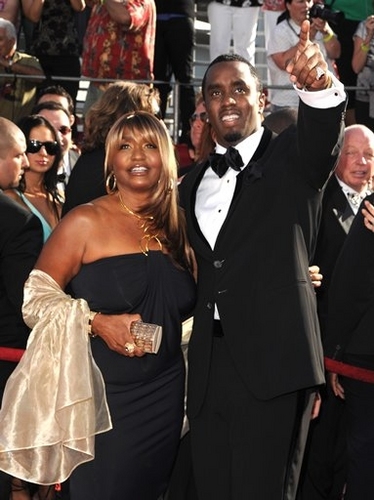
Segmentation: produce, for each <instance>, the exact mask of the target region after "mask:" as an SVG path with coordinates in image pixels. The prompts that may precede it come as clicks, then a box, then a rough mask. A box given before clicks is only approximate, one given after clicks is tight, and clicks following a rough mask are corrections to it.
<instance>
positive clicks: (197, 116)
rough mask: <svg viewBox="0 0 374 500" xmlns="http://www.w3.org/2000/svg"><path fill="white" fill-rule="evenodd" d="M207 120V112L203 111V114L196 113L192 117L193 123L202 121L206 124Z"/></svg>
mask: <svg viewBox="0 0 374 500" xmlns="http://www.w3.org/2000/svg"><path fill="white" fill-rule="evenodd" d="M207 118H208V116H207V113H206V112H205V111H203V112H202V113H194V114H193V115H192V116H191V118H190V120H191V123H193V122H195V121H196V120H200V121H202V122H203V123H205V122H206V119H207Z"/></svg>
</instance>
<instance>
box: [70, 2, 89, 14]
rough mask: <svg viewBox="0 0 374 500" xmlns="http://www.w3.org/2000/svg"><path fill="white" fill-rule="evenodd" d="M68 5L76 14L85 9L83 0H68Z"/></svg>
mask: <svg viewBox="0 0 374 500" xmlns="http://www.w3.org/2000/svg"><path fill="white" fill-rule="evenodd" d="M70 5H71V6H72V7H73V9H74V10H75V11H76V12H82V10H84V9H85V7H86V3H85V1H84V0H70Z"/></svg>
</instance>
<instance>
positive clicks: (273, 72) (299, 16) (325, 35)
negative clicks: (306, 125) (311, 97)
mask: <svg viewBox="0 0 374 500" xmlns="http://www.w3.org/2000/svg"><path fill="white" fill-rule="evenodd" d="M285 4H286V11H285V13H284V15H283V16H281V18H280V19H279V20H280V22H279V23H278V24H277V25H276V27H275V29H274V31H273V33H272V34H271V36H270V41H269V45H268V50H267V53H268V64H269V71H270V83H271V84H272V85H280V86H287V85H289V83H290V82H289V75H288V73H287V71H286V70H285V68H286V65H287V61H289V60H290V59H292V58H293V57H294V56H295V54H296V50H297V45H298V40H299V33H300V26H301V23H302V22H303V21H304V20H305V19H307V17H308V13H309V9H310V8H311V7H312V5H313V0H285ZM310 37H311V40H313V41H315V42H316V43H318V45H319V48H320V50H321V52H322V53H323V55H324V57H325V59H327V58H329V59H335V58H336V57H339V55H340V44H339V42H338V40H337V38H336V36H335V34H334V32H333V31H332V29H331V27H330V25H329V23H328V22H327V21H325V20H323V19H320V18H315V19H312V20H311V25H310ZM270 102H271V109H272V111H276V110H277V109H280V108H282V107H285V106H287V107H288V106H291V107H296V108H297V106H298V97H297V95H295V92H293V91H292V90H284V89H271V93H270Z"/></svg>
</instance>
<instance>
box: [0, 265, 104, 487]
mask: <svg viewBox="0 0 374 500" xmlns="http://www.w3.org/2000/svg"><path fill="white" fill-rule="evenodd" d="M22 312H23V315H24V320H25V322H26V323H27V325H28V326H29V327H30V328H32V332H31V334H30V337H29V340H28V344H27V349H26V351H25V353H24V355H23V357H22V359H21V361H20V362H19V364H18V365H17V367H16V369H15V370H14V372H13V373H12V375H11V377H10V378H9V380H8V382H7V385H6V388H5V393H4V398H3V401H2V406H1V411H0V470H3V471H5V472H7V473H8V474H10V475H12V476H14V477H18V478H20V479H24V480H26V481H30V482H32V483H36V484H45V485H48V484H54V483H58V482H62V481H64V480H66V479H67V478H68V477H69V476H70V474H71V472H72V471H73V470H74V469H75V468H76V467H77V466H78V465H79V464H81V463H83V462H87V461H89V460H92V459H93V458H94V445H95V434H99V433H102V432H105V431H108V430H110V429H111V428H112V424H111V419H110V414H109V409H108V405H107V402H106V396H105V387H104V381H103V378H102V375H101V372H100V371H99V369H98V367H97V366H96V364H95V362H94V360H93V357H92V353H91V345H90V340H89V336H88V334H87V325H88V316H89V307H88V304H87V302H86V301H85V300H83V299H78V300H76V299H72V298H71V297H70V296H69V295H66V294H65V293H64V292H63V291H62V290H61V288H60V287H59V286H58V284H57V283H56V282H55V281H54V280H53V279H52V278H51V277H50V276H49V275H48V274H46V273H44V272H43V271H38V270H34V271H32V272H31V274H30V276H29V279H28V280H27V282H26V284H25V290H24V303H23V311H22Z"/></svg>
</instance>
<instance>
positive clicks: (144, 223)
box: [118, 191, 162, 257]
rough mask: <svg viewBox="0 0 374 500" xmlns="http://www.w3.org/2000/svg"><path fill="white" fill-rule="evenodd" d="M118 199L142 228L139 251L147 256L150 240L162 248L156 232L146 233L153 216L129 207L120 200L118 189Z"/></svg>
mask: <svg viewBox="0 0 374 500" xmlns="http://www.w3.org/2000/svg"><path fill="white" fill-rule="evenodd" d="M118 199H119V204H120V206H121V208H122V210H124V211H125V212H127V213H128V214H129V215H132V216H133V217H136V218H137V219H138V224H139V227H140V229H143V233H144V236H143V237H142V238H141V239H140V241H139V248H140V250H141V252H142V253H143V254H144V255H146V256H147V257H148V254H149V242H150V241H151V240H155V241H157V243H158V246H159V247H160V250H162V243H161V241H160V239H159V237H158V233H156V234H148V231H149V229H150V228H149V226H150V222H152V221H153V220H154V217H152V215H146V216H144V215H139V214H137V213H136V212H134V211H133V210H131V208H129V207H128V206H127V205H126V204H125V203H124V201H123V200H122V196H121V193H120V192H119V191H118Z"/></svg>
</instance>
